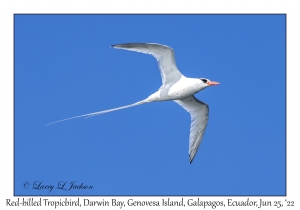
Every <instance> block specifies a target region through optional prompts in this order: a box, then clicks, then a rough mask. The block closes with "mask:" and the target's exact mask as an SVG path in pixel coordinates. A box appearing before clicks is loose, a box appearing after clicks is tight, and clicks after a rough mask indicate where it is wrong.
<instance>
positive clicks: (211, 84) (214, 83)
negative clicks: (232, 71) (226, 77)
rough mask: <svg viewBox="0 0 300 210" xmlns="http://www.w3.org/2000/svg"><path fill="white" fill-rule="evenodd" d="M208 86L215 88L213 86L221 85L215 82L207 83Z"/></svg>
mask: <svg viewBox="0 0 300 210" xmlns="http://www.w3.org/2000/svg"><path fill="white" fill-rule="evenodd" d="M206 84H208V85H209V86H213V85H219V84H220V83H218V82H214V81H210V82H209V81H207V83H206Z"/></svg>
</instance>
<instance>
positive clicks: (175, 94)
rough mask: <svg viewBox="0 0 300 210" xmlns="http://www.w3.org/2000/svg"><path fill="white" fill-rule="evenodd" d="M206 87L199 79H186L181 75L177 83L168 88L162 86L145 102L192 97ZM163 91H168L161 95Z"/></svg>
mask: <svg viewBox="0 0 300 210" xmlns="http://www.w3.org/2000/svg"><path fill="white" fill-rule="evenodd" d="M206 87H207V86H205V85H203V82H201V81H200V80H199V79H194V78H188V77H185V76H183V75H182V76H181V78H180V80H179V81H178V82H176V83H175V84H173V85H171V86H170V87H166V86H162V87H161V88H159V90H158V91H156V92H155V93H153V94H152V95H150V96H149V97H148V98H147V99H146V100H147V102H155V101H169V100H179V99H183V98H186V97H187V96H190V95H194V94H196V93H198V92H199V91H201V90H203V89H204V88H206ZM164 89H168V91H167V94H163V93H162V92H163V90H164Z"/></svg>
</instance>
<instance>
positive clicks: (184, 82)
mask: <svg viewBox="0 0 300 210" xmlns="http://www.w3.org/2000/svg"><path fill="white" fill-rule="evenodd" d="M200 90H201V87H200V86H199V81H198V79H192V78H185V77H183V78H181V79H180V80H179V81H178V82H177V83H175V84H174V85H173V86H172V87H171V88H170V89H169V91H168V96H169V97H170V98H172V99H173V100H176V99H181V98H185V97H187V96H191V95H194V94H195V93H197V92H199V91H200Z"/></svg>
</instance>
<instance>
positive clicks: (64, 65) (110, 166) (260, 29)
mask: <svg viewBox="0 0 300 210" xmlns="http://www.w3.org/2000/svg"><path fill="white" fill-rule="evenodd" d="M14 19H15V27H14V33H15V39H14V47H15V51H14V68H15V69H14V82H15V84H14V91H15V96H14V102H15V112H14V113H15V131H14V137H15V140H14V141H15V142H14V147H15V154H14V155H15V171H14V173H15V185H14V187H15V195H285V193H286V121H285V120H286V92H285V91H286V16H285V15H15V16H14ZM130 42H152V43H160V44H164V45H168V46H170V47H172V48H173V49H174V50H175V57H176V63H177V66H178V68H179V70H180V71H181V72H182V74H184V75H185V76H187V77H196V78H202V77H204V78H208V79H211V80H213V81H218V82H220V83H221V85H219V86H214V87H209V88H207V89H205V90H203V91H201V92H199V93H198V94H196V97H197V98H198V99H199V100H201V101H203V102H205V103H207V104H208V105H209V109H210V113H209V122H208V126H207V129H206V132H205V135H204V138H203V141H202V144H201V146H200V148H199V150H198V153H197V155H196V157H195V159H194V161H193V163H192V164H189V159H188V142H189V132H190V115H189V114H188V113H187V112H186V111H185V110H184V109H183V108H182V107H180V106H179V105H178V104H176V103H174V102H172V101H169V102H156V103H150V104H144V105H141V106H137V107H133V108H129V109H124V110H120V111H116V112H112V113H107V114H104V115H99V116H97V117H93V118H88V119H74V120H70V121H66V122H61V123H58V124H54V125H51V126H47V127H46V126H45V125H46V124H48V123H51V122H53V121H56V120H60V119H64V118H68V117H73V116H77V115H81V114H88V113H91V112H96V111H101V110H105V109H110V108H115V107H119V106H123V105H127V104H131V103H135V102H137V101H140V100H143V99H145V98H147V97H148V96H149V95H150V94H152V93H153V92H155V91H156V90H157V89H158V88H159V87H160V85H161V78H160V73H159V70H158V66H157V62H156V60H155V59H154V58H153V57H152V56H150V55H145V54H141V53H136V52H130V51H125V50H118V49H113V48H110V45H113V44H120V43H130ZM60 181H63V182H66V185H65V187H67V186H69V185H70V183H71V182H75V183H76V185H80V184H81V183H83V185H86V186H93V188H92V189H85V190H83V189H81V190H78V189H77V190H76V189H72V190H70V191H67V190H62V189H57V186H58V183H59V182H60ZM24 183H25V184H24ZM29 183H30V184H29ZM52 185H53V186H54V189H53V190H52V191H50V190H49V188H47V189H41V187H42V186H44V187H47V186H52ZM28 186H30V187H29V189H26V188H28ZM33 187H36V188H40V190H37V189H33Z"/></svg>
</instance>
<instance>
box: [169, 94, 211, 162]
mask: <svg viewBox="0 0 300 210" xmlns="http://www.w3.org/2000/svg"><path fill="white" fill-rule="evenodd" d="M174 101H175V102H176V103H178V104H179V105H180V106H182V107H183V108H184V109H185V110H186V111H187V112H189V113H190V114H191V118H192V124H191V130H190V142H189V158H190V163H192V161H193V159H194V157H195V155H196V153H197V151H198V148H199V146H200V144H201V141H202V138H203V135H204V132H205V129H206V125H207V122H208V105H207V104H205V103H203V102H202V101H199V100H198V99H196V98H195V97H194V96H190V97H187V98H185V99H182V100H174Z"/></svg>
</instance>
